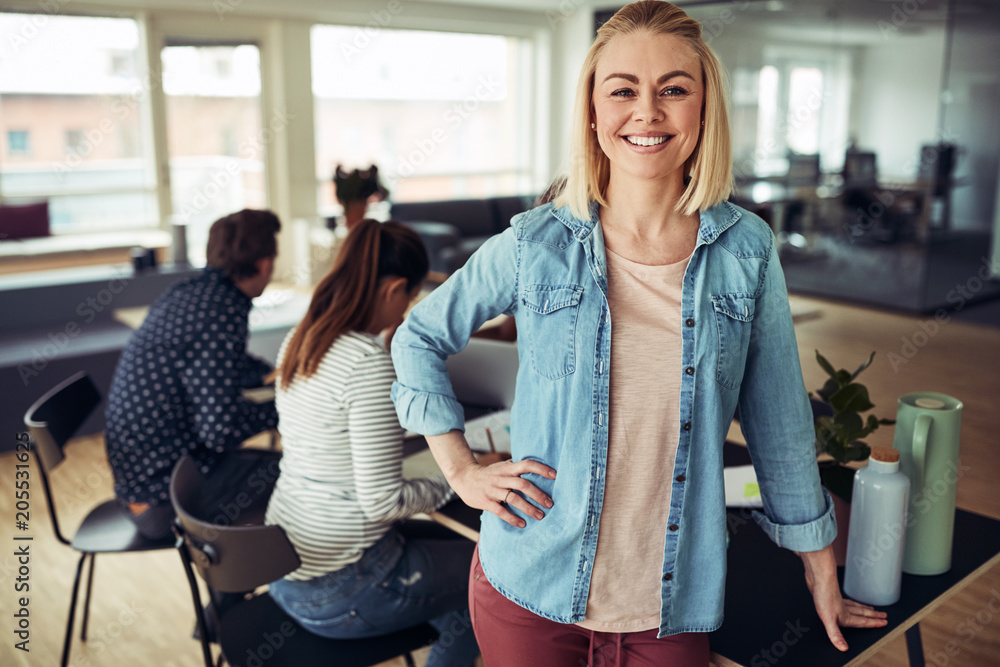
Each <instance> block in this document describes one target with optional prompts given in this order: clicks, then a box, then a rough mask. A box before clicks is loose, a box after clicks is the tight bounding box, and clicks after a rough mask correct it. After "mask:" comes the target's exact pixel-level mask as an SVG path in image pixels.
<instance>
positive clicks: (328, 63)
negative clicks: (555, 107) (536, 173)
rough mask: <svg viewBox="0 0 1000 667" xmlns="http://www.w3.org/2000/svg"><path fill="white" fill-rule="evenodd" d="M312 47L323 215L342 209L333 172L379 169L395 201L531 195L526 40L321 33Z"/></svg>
mask: <svg viewBox="0 0 1000 667" xmlns="http://www.w3.org/2000/svg"><path fill="white" fill-rule="evenodd" d="M311 41H312V76H313V80H312V88H313V97H314V100H315V128H316V129H315V142H316V178H317V181H318V200H319V210H320V212H321V213H323V214H325V215H331V214H333V213H334V212H336V211H337V209H338V207H337V205H336V202H335V200H334V196H333V186H332V184H331V183H330V179H331V178H332V175H333V172H334V169H335V168H336V166H337V164H342V165H344V167H345V168H348V169H353V168H366V167H368V166H369V165H371V164H375V165H377V166H378V167H379V171H380V173H381V174H382V175H383V177H384V180H385V183H386V186H387V187H388V188H389V190H390V192H391V196H392V198H393V200H395V201H416V200H431V199H449V198H459V197H484V196H493V195H502V194H521V193H525V192H528V191H530V189H531V188H532V167H531V159H530V156H531V155H532V152H531V150H532V149H531V144H532V127H531V121H530V114H529V113H527V112H526V111H525V109H526V108H527V106H526V105H527V100H528V99H529V96H528V91H529V90H530V86H531V76H530V74H529V73H530V72H531V71H533V69H532V65H531V60H532V50H531V46H530V44H529V43H528V42H527V41H526V40H521V39H515V38H508V37H502V36H497V35H470V34H453V33H435V32H424V31H414V30H381V31H379V32H378V33H375V34H374V35H370V34H368V33H367V32H362V31H361V29H359V28H349V27H336V26H315V27H314V28H313V30H312V40H311Z"/></svg>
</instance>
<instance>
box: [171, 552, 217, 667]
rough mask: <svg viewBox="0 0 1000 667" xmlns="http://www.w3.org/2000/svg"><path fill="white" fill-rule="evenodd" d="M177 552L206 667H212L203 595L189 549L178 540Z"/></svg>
mask: <svg viewBox="0 0 1000 667" xmlns="http://www.w3.org/2000/svg"><path fill="white" fill-rule="evenodd" d="M177 550H178V551H179V552H180V555H181V563H183V564H184V574H185V575H187V580H188V586H189V587H190V589H191V602H192V604H193V605H194V615H195V619H196V620H197V623H198V634H200V635H201V653H202V657H203V658H204V659H205V667H212V651H211V649H209V647H208V628H207V627H206V626H205V610H204V609H203V608H202V606H201V593H200V592H199V591H198V583H197V582H196V581H195V578H194V571H193V570H192V568H191V561H190V559H189V557H188V555H187V547H186V546H185V545H184V542H183V541H182V540H178V546H177ZM220 657H221V656H220Z"/></svg>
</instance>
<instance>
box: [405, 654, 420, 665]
mask: <svg viewBox="0 0 1000 667" xmlns="http://www.w3.org/2000/svg"><path fill="white" fill-rule="evenodd" d="M403 660H405V661H406V667H417V666H416V663H414V662H413V654H412V653H410V652H406V653H404V654H403Z"/></svg>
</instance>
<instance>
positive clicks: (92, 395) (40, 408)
mask: <svg viewBox="0 0 1000 667" xmlns="http://www.w3.org/2000/svg"><path fill="white" fill-rule="evenodd" d="M100 402H101V394H100V392H98V391H97V387H96V386H95V385H94V381H93V380H91V379H90V376H89V375H87V374H86V373H84V372H80V373H77V374H76V375H74V376H72V377H71V378H69V379H67V380H64V381H63V382H60V383H59V384H58V385H56V386H55V387H53V388H52V389H50V390H49V391H47V392H45V394H44V395H43V396H42V397H41V398H39V399H38V400H37V401H35V402H34V404H33V405H32V406H31V407H30V408H28V412H26V413H25V415H24V425H25V426H27V427H28V431H29V432H30V433H31V439H32V448H33V449H34V451H35V458H37V459H38V462H39V463H40V464H41V465H40V468H41V469H40V470H39V473H40V474H39V476H40V477H41V478H42V490H43V491H44V492H45V501H46V504H47V505H48V506H49V517H50V518H51V519H52V529H53V530H54V531H55V533H56V539H57V540H59V541H60V542H62V543H63V544H66V545H69V544H70V541H69V540H68V539H66V537H65V536H63V534H62V529H61V528H60V527H59V517H58V516H57V515H56V505H55V503H54V502H52V489H51V488H49V476H48V474H47V473H48V471H50V470H52V469H53V468H55V467H56V466H58V465H59V464H60V463H62V462H63V459H65V458H66V455H65V454H63V447H64V446H65V445H66V442H67V441H68V440H69V439H70V438H72V437H73V435H74V434H75V433H76V431H77V429H79V428H80V425H81V424H83V422H85V421H87V418H88V417H90V413H91V412H93V411H94V408H96V407H97V405H98V404H99V403H100ZM88 590H89V588H88Z"/></svg>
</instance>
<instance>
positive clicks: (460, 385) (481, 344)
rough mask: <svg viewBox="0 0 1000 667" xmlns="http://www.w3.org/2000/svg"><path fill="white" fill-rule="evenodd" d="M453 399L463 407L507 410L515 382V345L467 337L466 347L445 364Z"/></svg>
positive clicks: (510, 404)
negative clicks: (453, 391)
mask: <svg viewBox="0 0 1000 667" xmlns="http://www.w3.org/2000/svg"><path fill="white" fill-rule="evenodd" d="M446 365H447V368H448V374H449V375H451V386H452V389H454V390H455V398H457V399H458V402H459V403H461V404H463V405H471V406H477V407H484V408H491V409H495V410H499V409H503V408H510V407H511V406H512V405H513V404H514V385H515V383H516V381H517V344H516V343H508V342H505V341H498V340H489V339H485V338H470V339H469V344H468V345H466V346H465V349H464V350H462V351H461V352H459V353H458V354H455V355H452V356H450V357H448V360H447V362H446Z"/></svg>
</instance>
